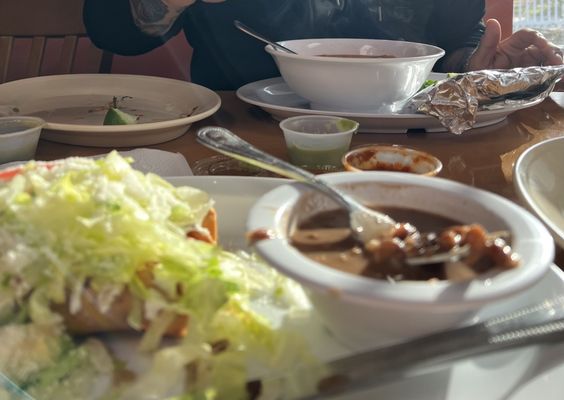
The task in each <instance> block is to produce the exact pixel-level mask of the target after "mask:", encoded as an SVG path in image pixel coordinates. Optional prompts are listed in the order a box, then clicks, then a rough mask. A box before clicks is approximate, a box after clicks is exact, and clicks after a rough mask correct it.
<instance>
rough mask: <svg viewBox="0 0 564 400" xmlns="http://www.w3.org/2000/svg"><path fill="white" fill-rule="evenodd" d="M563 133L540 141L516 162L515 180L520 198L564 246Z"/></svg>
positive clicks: (559, 243) (558, 242)
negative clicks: (561, 135)
mask: <svg viewBox="0 0 564 400" xmlns="http://www.w3.org/2000/svg"><path fill="white" fill-rule="evenodd" d="M563 154H564V137H558V138H554V139H549V140H545V141H542V142H540V143H537V144H536V145H534V146H531V147H529V148H528V149H527V150H525V151H524V152H523V153H522V154H521V155H520V156H519V158H518V159H517V162H516V163H515V167H514V169H515V173H514V179H513V182H514V184H515V188H516V189H517V193H518V195H519V197H520V198H521V200H522V201H523V202H524V203H525V204H526V205H527V207H528V208H529V209H530V210H532V211H533V212H534V213H535V214H536V215H537V216H538V217H539V218H540V219H541V220H542V221H543V222H544V223H545V225H546V226H547V227H548V228H549V230H550V232H551V233H552V236H553V237H554V240H555V241H556V243H557V244H558V245H559V246H560V247H563V248H564V201H563V199H564V158H562V155H563Z"/></svg>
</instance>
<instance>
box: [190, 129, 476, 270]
mask: <svg viewBox="0 0 564 400" xmlns="http://www.w3.org/2000/svg"><path fill="white" fill-rule="evenodd" d="M196 140H197V141H198V142H199V143H200V144H203V145H204V146H207V147H209V148H211V149H213V150H215V151H217V152H219V153H222V154H225V155H227V156H229V157H233V158H235V159H237V160H240V161H244V162H246V163H248V164H251V165H254V166H256V167H259V168H262V169H265V170H267V171H272V172H274V173H276V174H278V175H281V176H286V177H288V178H291V179H294V180H296V181H298V182H302V183H305V184H308V185H310V186H311V187H313V188H314V189H317V190H319V191H320V192H322V193H324V194H325V195H327V196H329V197H330V198H332V199H333V200H335V201H336V202H337V203H338V204H340V205H341V206H343V207H344V208H345V209H346V210H347V211H348V212H349V221H350V222H349V224H350V227H351V229H352V231H353V234H354V235H355V237H356V238H357V239H358V240H360V241H361V242H362V243H367V242H368V241H369V240H371V239H377V238H381V237H386V236H387V235H389V234H390V232H391V230H392V229H393V227H394V225H395V224H396V221H394V220H393V219H392V218H391V217H390V216H388V215H386V214H383V213H381V212H378V211H376V210H373V209H371V208H368V207H365V206H364V205H362V204H361V203H359V202H358V201H356V200H355V199H354V198H352V197H351V196H349V195H347V194H346V193H344V192H342V191H340V190H339V189H337V188H335V187H334V186H330V185H328V184H327V183H326V182H324V181H323V180H321V179H319V178H317V177H316V176H315V175H313V174H312V173H310V172H307V171H305V170H303V169H301V168H298V167H296V166H295V165H292V164H290V163H287V162H286V161H283V160H280V159H279V158H276V157H274V156H272V155H270V154H268V153H265V152H263V151H262V150H259V149H257V148H256V147H254V146H253V145H252V144H250V143H248V142H246V141H244V140H243V139H241V138H240V137H238V136H237V135H235V134H234V133H232V132H231V131H229V130H227V129H225V128H220V127H217V126H208V127H205V128H202V129H200V130H199V131H198V133H197V139H196ZM468 252H469V247H468V246H462V247H455V248H453V249H452V250H450V251H448V252H444V253H438V254H433V255H432V256H417V257H409V258H407V259H406V260H405V262H406V263H407V264H409V265H412V266H416V265H425V264H434V263H440V262H454V261H458V260H460V259H461V258H463V257H465V256H467V255H468Z"/></svg>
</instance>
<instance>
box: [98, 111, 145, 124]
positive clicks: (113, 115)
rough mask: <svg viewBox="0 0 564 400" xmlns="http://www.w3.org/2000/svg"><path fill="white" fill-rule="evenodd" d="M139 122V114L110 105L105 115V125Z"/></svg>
mask: <svg viewBox="0 0 564 400" xmlns="http://www.w3.org/2000/svg"><path fill="white" fill-rule="evenodd" d="M136 123H137V116H136V115H131V114H128V113H126V112H123V111H121V110H120V109H117V108H115V107H110V108H109V110H108V112H107V113H106V116H105V117H104V123H103V124H104V125H131V124H136Z"/></svg>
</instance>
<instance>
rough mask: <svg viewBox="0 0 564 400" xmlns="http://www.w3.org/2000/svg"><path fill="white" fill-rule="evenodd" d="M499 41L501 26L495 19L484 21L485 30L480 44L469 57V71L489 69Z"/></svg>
mask: <svg viewBox="0 0 564 400" xmlns="http://www.w3.org/2000/svg"><path fill="white" fill-rule="evenodd" d="M500 40H501V25H500V24H499V22H498V20H496V19H489V20H488V21H486V30H485V31H484V34H483V35H482V39H481V40H480V44H479V45H478V47H477V48H476V51H475V52H474V53H473V54H472V56H471V57H470V60H469V62H468V69H469V70H478V69H485V68H489V67H490V66H491V65H492V64H493V61H494V59H495V56H496V53H497V46H498V45H499V42H500Z"/></svg>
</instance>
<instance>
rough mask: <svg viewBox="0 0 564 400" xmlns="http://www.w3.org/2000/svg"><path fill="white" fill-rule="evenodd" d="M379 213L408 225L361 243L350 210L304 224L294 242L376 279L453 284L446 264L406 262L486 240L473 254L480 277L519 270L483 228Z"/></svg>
mask: <svg viewBox="0 0 564 400" xmlns="http://www.w3.org/2000/svg"><path fill="white" fill-rule="evenodd" d="M378 210H379V211H381V212H384V213H386V214H388V215H390V216H391V217H392V218H393V219H394V220H396V221H409V223H405V222H403V223H398V224H397V227H396V228H395V231H394V233H393V235H391V236H390V237H389V238H386V239H383V240H380V239H378V240H377V241H371V242H369V243H367V244H362V243H359V242H358V241H357V240H356V238H355V237H354V236H353V235H352V232H351V230H350V228H349V225H348V224H349V222H348V214H347V213H346V212H345V211H343V210H332V211H324V212H320V213H318V214H315V215H313V216H312V217H311V218H310V219H308V220H306V221H304V222H303V223H301V224H300V226H298V228H297V229H296V231H295V232H294V233H293V235H292V237H291V243H292V245H293V246H294V247H295V248H297V249H298V250H299V251H300V252H302V253H303V254H304V255H306V256H307V257H309V258H311V259H312V260H314V261H317V262H319V263H321V264H324V265H327V266H329V267H331V268H334V269H337V270H340V271H343V272H348V273H352V274H355V275H361V276H366V277H370V278H374V279H387V280H394V281H400V280H418V281H420V280H431V279H440V280H444V279H448V275H447V273H446V271H445V265H444V264H432V265H424V266H411V265H408V264H407V263H405V261H404V260H405V257H406V256H408V255H422V254H426V255H428V254H432V253H434V252H440V251H448V250H449V246H452V247H454V246H455V245H454V244H453V243H454V242H455V241H456V240H460V244H465V242H464V241H465V240H467V238H470V239H471V240H472V241H473V243H480V241H482V242H481V244H480V245H479V246H478V247H479V249H480V253H476V252H474V253H472V252H471V253H470V256H469V257H472V263H471V265H470V267H469V268H472V271H473V272H474V273H475V274H478V273H482V272H484V271H487V270H489V269H492V268H493V267H495V266H503V267H508V268H509V267H514V266H516V261H515V259H514V258H511V257H512V255H513V253H511V252H509V251H508V249H507V248H509V246H508V245H507V244H506V243H505V241H503V240H502V239H500V240H502V241H503V242H498V241H497V239H496V241H491V240H490V241H488V240H489V239H488V237H487V232H486V231H485V230H484V229H483V228H482V227H481V226H479V225H476V224H473V225H462V224H461V223H460V222H459V221H455V220H453V219H450V218H446V217H443V216H440V215H436V214H432V213H427V212H424V211H419V210H413V209H407V208H395V207H385V208H383V207H379V208H378ZM415 227H417V229H415ZM422 232H424V233H422ZM490 242H492V243H490ZM494 242H495V244H494ZM456 245H458V244H456ZM488 246H489V247H488ZM452 247H451V248H452ZM472 251H474V250H472ZM498 253H501V254H502V256H500V255H499V254H498Z"/></svg>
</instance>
